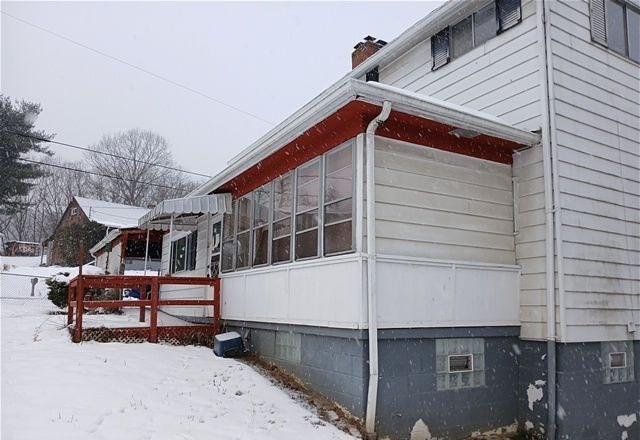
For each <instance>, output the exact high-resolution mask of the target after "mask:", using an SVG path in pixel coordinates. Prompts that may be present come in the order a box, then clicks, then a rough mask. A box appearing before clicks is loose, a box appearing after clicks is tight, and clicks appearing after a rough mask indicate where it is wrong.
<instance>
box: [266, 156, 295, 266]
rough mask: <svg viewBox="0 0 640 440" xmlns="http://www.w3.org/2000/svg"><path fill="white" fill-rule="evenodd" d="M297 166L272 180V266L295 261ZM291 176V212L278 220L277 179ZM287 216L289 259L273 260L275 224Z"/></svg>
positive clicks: (270, 261)
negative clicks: (276, 204)
mask: <svg viewBox="0 0 640 440" xmlns="http://www.w3.org/2000/svg"><path fill="white" fill-rule="evenodd" d="M295 171H296V168H294V169H293V170H290V171H287V172H286V173H285V174H283V175H281V176H278V177H276V178H275V179H273V180H272V184H273V190H272V193H271V194H272V197H271V205H272V206H271V223H270V227H271V236H270V241H269V255H270V259H269V264H270V265H271V266H277V265H280V264H287V263H291V262H292V261H294V259H293V257H294V250H295V248H294V247H293V246H294V235H295V227H294V226H295V224H294V222H295V213H294V211H295V200H296V199H295V197H296V184H297V179H296V172H295ZM289 177H291V212H290V213H289V217H284V218H281V219H278V220H276V219H275V218H276V215H275V214H276V206H275V203H276V198H275V194H276V181H278V180H284V179H286V178H289ZM287 218H289V235H288V237H289V259H288V260H282V261H276V262H274V261H273V242H274V240H276V238H275V237H274V232H273V231H274V224H275V223H278V222H281V221H283V220H286V219H287ZM285 237H287V236H286V235H283V236H280V237H278V238H277V239H282V238H285Z"/></svg>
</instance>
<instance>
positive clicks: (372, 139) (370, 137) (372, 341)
mask: <svg viewBox="0 0 640 440" xmlns="http://www.w3.org/2000/svg"><path fill="white" fill-rule="evenodd" d="M390 114H391V102H389V101H385V102H384V103H383V104H382V112H380V114H379V115H378V116H377V117H376V118H375V119H374V120H373V121H371V122H370V123H369V125H368V126H367V131H366V149H367V156H366V162H367V164H366V165H367V316H368V331H369V389H368V391H367V413H366V419H365V430H366V432H367V438H369V439H374V438H376V403H377V400H378V315H377V313H378V307H377V299H376V212H375V209H376V182H375V150H376V130H377V129H378V127H379V126H380V124H382V123H383V122H384V121H386V120H387V118H388V117H389V115H390Z"/></svg>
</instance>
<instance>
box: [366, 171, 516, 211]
mask: <svg viewBox="0 0 640 440" xmlns="http://www.w3.org/2000/svg"><path fill="white" fill-rule="evenodd" d="M416 175H417V176H419V174H416ZM378 185H380V186H384V187H386V188H395V189H404V190H409V191H418V192H421V193H424V194H433V195H438V196H448V197H451V198H453V199H458V200H469V201H473V202H482V203H492V204H495V205H499V206H511V205H510V204H508V203H506V202H505V203H500V202H496V201H493V200H484V199H476V198H472V197H455V196H452V195H451V194H447V193H442V192H433V191H424V190H422V189H418V188H413V187H408V186H397V185H391V184H389V183H378V182H376V186H378Z"/></svg>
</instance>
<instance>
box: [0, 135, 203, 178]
mask: <svg viewBox="0 0 640 440" xmlns="http://www.w3.org/2000/svg"><path fill="white" fill-rule="evenodd" d="M6 133H9V134H13V135H16V136H22V137H24V138H28V139H33V140H36V141H40V142H48V143H50V144H57V145H62V146H63V147H69V148H75V149H76V150H82V151H88V152H90V153H96V154H104V155H105V156H111V157H114V158H116V159H124V160H130V161H134V162H136V161H137V162H140V163H143V164H145V165H151V166H154V167H159V168H164V169H167V170H172V171H179V172H181V173H187V174H193V175H194V176H200V177H206V178H208V179H211V176H209V175H207V174H201V173H196V172H193V171H186V170H181V169H180V168H175V167H170V166H167V165H161V164H158V163H153V162H147V161H144V160H140V159H133V158H132V157H125V156H120V155H117V154H113V153H108V152H106V151H99V150H95V149H93V148H88V147H81V146H79V145H73V144H69V143H66V142H58V141H54V140H49V139H45V138H41V137H38V136H33V135H31V134H26V133H18V132H14V131H7V132H6Z"/></svg>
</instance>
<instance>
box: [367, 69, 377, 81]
mask: <svg viewBox="0 0 640 440" xmlns="http://www.w3.org/2000/svg"><path fill="white" fill-rule="evenodd" d="M379 78H380V73H379V71H378V66H376V67H374V68H373V69H371V70H369V71H368V72H367V75H366V77H365V79H366V81H367V82H369V81H375V82H378V81H379Z"/></svg>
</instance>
